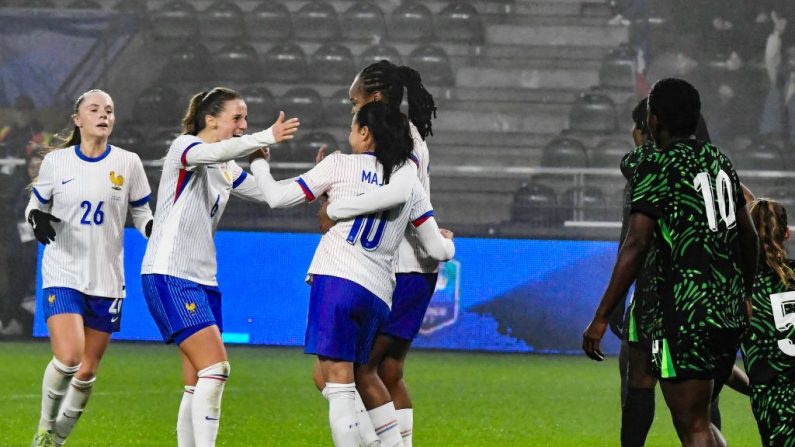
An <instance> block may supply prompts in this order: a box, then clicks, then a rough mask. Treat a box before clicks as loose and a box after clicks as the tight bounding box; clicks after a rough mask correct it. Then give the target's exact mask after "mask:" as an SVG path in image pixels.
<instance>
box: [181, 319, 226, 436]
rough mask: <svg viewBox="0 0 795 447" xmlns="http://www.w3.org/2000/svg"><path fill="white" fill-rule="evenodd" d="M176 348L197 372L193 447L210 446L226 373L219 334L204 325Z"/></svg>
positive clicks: (215, 431) (219, 416)
mask: <svg viewBox="0 0 795 447" xmlns="http://www.w3.org/2000/svg"><path fill="white" fill-rule="evenodd" d="M179 349H180V350H181V351H182V352H183V353H184V354H185V356H186V357H187V358H188V360H189V361H190V364H191V365H192V366H193V369H194V370H196V371H197V373H196V375H197V380H196V388H195V390H194V392H193V398H192V402H191V419H192V423H193V437H194V441H195V445H196V447H211V446H214V445H215V438H216V437H217V436H218V427H219V423H220V418H221V399H222V397H223V393H224V384H225V383H226V380H227V378H228V377H229V373H230V367H229V362H228V361H227V356H226V349H225V348H224V344H223V341H222V340H221V332H220V331H219V330H218V326H216V325H211V326H207V327H205V328H203V329H200V330H199V331H197V332H195V333H193V334H192V335H190V336H189V337H188V338H187V339H185V340H184V341H182V343H180V345H179ZM184 370H185V367H183V371H184Z"/></svg>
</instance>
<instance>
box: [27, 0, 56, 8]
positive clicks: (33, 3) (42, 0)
mask: <svg viewBox="0 0 795 447" xmlns="http://www.w3.org/2000/svg"><path fill="white" fill-rule="evenodd" d="M20 7H22V8H31V9H36V8H38V9H53V8H55V3H54V2H52V1H51V0H28V1H25V2H24V6H20Z"/></svg>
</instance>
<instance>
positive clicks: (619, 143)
mask: <svg viewBox="0 0 795 447" xmlns="http://www.w3.org/2000/svg"><path fill="white" fill-rule="evenodd" d="M631 150H632V142H631V140H630V141H624V140H620V139H617V138H611V139H608V140H603V141H601V142H599V144H597V145H596V147H594V148H593V149H591V150H590V151H588V166H590V167H592V168H610V169H619V166H620V164H621V159H622V158H624V155H626V153H627V152H629V151H631Z"/></svg>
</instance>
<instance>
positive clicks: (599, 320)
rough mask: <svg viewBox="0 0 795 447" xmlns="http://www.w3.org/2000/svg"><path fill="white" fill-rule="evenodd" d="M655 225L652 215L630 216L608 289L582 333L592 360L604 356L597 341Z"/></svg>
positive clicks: (635, 271) (638, 265) (634, 272)
mask: <svg viewBox="0 0 795 447" xmlns="http://www.w3.org/2000/svg"><path fill="white" fill-rule="evenodd" d="M654 225H655V220H654V219H653V218H651V217H650V216H647V215H646V214H643V213H640V212H635V213H632V215H631V216H630V218H629V230H628V231H627V236H626V238H625V239H624V243H623V244H622V246H621V250H620V251H619V252H618V259H617V260H616V265H615V267H613V274H612V275H611V276H610V282H609V283H608V285H607V290H605V293H604V295H603V296H602V300H601V301H600V302H599V307H598V308H597V309H596V314H595V315H594V318H593V321H591V324H589V325H588V327H587V328H586V329H585V332H584V333H583V334H582V349H583V351H585V353H586V354H587V355H588V357H590V358H592V359H594V360H597V361H601V360H602V359H604V354H603V353H602V351H601V350H600V347H599V344H600V343H601V341H602V337H604V335H605V330H606V329H607V324H608V319H609V318H610V313H611V312H612V311H613V309H614V308H615V307H616V305H617V304H618V302H619V301H620V300H621V298H622V297H624V295H625V294H626V293H627V289H629V286H630V285H631V284H632V282H633V281H634V280H635V278H637V276H638V273H639V272H640V269H641V268H642V267H643V261H644V260H645V259H646V253H648V251H649V247H650V246H651V242H652V235H653V234H654Z"/></svg>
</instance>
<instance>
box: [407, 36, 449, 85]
mask: <svg viewBox="0 0 795 447" xmlns="http://www.w3.org/2000/svg"><path fill="white" fill-rule="evenodd" d="M408 65H410V66H411V67H413V68H414V69H416V70H417V71H419V72H420V73H422V82H423V83H424V84H427V85H452V84H453V70H452V68H451V66H450V58H449V57H447V53H445V52H444V50H443V49H441V48H439V47H436V46H433V45H424V46H419V47H417V48H415V49H414V51H412V52H411V54H410V55H409V60H408Z"/></svg>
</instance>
